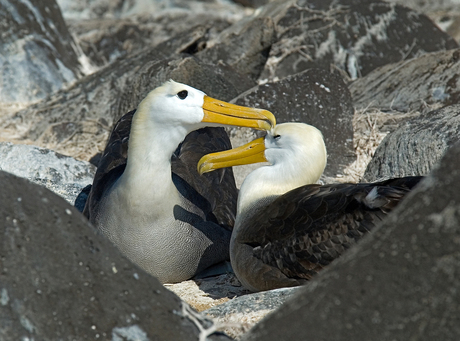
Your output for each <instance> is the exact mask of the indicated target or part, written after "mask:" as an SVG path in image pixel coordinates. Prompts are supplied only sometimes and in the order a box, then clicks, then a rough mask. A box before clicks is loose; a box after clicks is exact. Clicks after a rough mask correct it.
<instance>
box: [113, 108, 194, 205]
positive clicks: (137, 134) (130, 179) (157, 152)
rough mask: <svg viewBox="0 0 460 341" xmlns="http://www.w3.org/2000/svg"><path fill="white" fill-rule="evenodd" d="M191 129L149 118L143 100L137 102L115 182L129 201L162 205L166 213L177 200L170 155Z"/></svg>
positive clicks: (133, 203) (134, 203)
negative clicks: (124, 158)
mask: <svg viewBox="0 0 460 341" xmlns="http://www.w3.org/2000/svg"><path fill="white" fill-rule="evenodd" d="M194 129H195V128H194V127H189V128H186V127H184V126H181V125H172V124H171V126H169V127H164V124H162V125H160V124H155V122H153V121H152V120H151V119H149V116H148V113H147V110H145V109H144V107H143V103H141V104H140V105H139V108H138V109H137V111H136V113H135V114H134V116H133V122H132V125H131V133H130V138H129V146H128V160H127V164H126V169H125V171H124V173H123V175H122V176H121V178H120V179H119V181H118V184H117V186H118V187H119V190H122V191H123V193H124V194H125V195H126V197H127V198H129V199H128V200H129V202H130V204H132V205H135V206H136V207H139V208H140V209H143V207H145V208H147V209H148V210H150V209H149V208H151V207H158V208H160V207H162V208H163V209H164V210H165V213H166V212H168V211H169V212H171V208H172V207H173V206H174V205H175V204H178V203H179V201H180V199H179V194H178V192H177V189H176V188H175V186H174V184H173V182H172V177H171V156H172V154H173V153H174V151H175V150H176V149H177V146H178V145H179V144H180V143H181V142H182V141H183V140H184V138H185V137H186V136H187V134H188V133H189V131H191V130H194ZM152 205H154V206H152ZM157 213H159V212H158V211H157ZM166 214H167V213H166Z"/></svg>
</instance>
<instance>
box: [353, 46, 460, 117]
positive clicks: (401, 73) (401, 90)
mask: <svg viewBox="0 0 460 341" xmlns="http://www.w3.org/2000/svg"><path fill="white" fill-rule="evenodd" d="M459 74H460V50H459V49H453V50H449V51H439V52H432V53H427V54H424V55H422V56H420V57H416V58H413V59H410V60H404V61H400V62H398V63H393V64H387V65H385V66H382V67H380V68H377V69H375V70H373V71H372V72H370V73H369V74H367V75H366V76H364V77H362V78H359V79H357V80H355V81H354V82H353V83H351V84H350V92H351V94H352V97H353V103H354V105H355V108H357V109H363V108H368V107H376V108H379V109H380V110H382V111H399V112H408V111H428V110H429V108H430V107H433V106H434V107H440V106H446V105H450V104H455V103H458V102H459V100H460V77H459Z"/></svg>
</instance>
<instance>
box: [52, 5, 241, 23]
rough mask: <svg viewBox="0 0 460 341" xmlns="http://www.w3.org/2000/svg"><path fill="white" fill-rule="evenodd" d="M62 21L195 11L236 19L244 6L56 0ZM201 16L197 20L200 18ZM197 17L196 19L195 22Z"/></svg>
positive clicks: (194, 13) (197, 13)
mask: <svg viewBox="0 0 460 341" xmlns="http://www.w3.org/2000/svg"><path fill="white" fill-rule="evenodd" d="M57 2H58V4H59V6H60V7H61V9H62V13H63V15H64V18H66V20H88V19H111V18H117V19H120V18H127V17H132V16H138V15H141V16H144V17H153V19H156V18H157V16H163V15H164V14H166V15H169V14H171V15H177V14H183V13H186V12H187V13H186V15H187V16H189V17H190V18H193V17H194V16H195V18H196V16H197V15H199V14H205V15H207V17H208V18H209V17H212V16H215V15H220V16H222V17H234V20H236V18H240V17H241V16H242V15H243V14H244V9H243V8H242V7H241V6H238V5H236V4H234V3H232V2H231V1H219V0H175V1H164V0H151V1H145V0H112V1H107V0H83V1H73V0H57ZM203 18H204V17H201V18H200V19H203ZM199 21H200V20H199V19H198V20H196V21H195V23H197V22H199Z"/></svg>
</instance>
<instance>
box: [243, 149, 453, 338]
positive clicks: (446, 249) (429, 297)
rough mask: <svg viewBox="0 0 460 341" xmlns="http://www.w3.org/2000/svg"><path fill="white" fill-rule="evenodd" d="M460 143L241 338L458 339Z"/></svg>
mask: <svg viewBox="0 0 460 341" xmlns="http://www.w3.org/2000/svg"><path fill="white" fill-rule="evenodd" d="M459 184H460V144H456V145H455V146H453V147H452V148H451V149H449V151H448V152H447V153H446V155H445V157H444V158H443V159H442V160H441V162H440V165H439V167H438V168H437V169H436V170H435V171H434V172H433V174H432V175H431V176H430V177H429V178H427V179H426V180H425V181H424V182H422V183H421V184H420V186H419V187H418V188H417V189H415V190H414V191H413V192H412V193H411V194H409V195H408V197H407V198H406V199H405V200H404V201H403V202H402V203H401V205H400V206H399V207H398V208H396V210H395V211H394V212H393V213H392V214H391V215H390V216H389V217H388V219H387V220H386V221H385V222H383V224H382V225H381V226H380V227H379V228H377V229H376V230H375V231H374V233H371V234H369V235H368V237H367V238H365V239H363V240H362V241H361V243H359V244H357V245H356V247H354V248H352V249H351V250H349V252H348V253H347V254H345V255H344V256H343V257H342V258H341V259H338V260H337V261H336V262H335V263H333V264H331V266H330V267H329V268H328V269H326V270H325V271H323V272H322V273H321V274H319V275H318V276H317V277H316V278H315V279H314V280H312V281H311V282H310V283H309V284H308V285H306V286H305V287H304V288H303V289H302V290H301V291H300V292H299V293H298V294H296V295H295V296H294V297H292V299H290V300H289V301H288V302H287V303H286V304H285V305H283V306H282V307H281V308H280V309H278V310H277V311H276V312H275V313H273V314H272V315H270V316H269V317H267V318H266V319H264V320H263V321H261V322H260V323H259V324H258V325H256V326H255V327H254V328H253V329H252V330H251V331H250V332H248V333H247V334H245V335H244V336H243V337H242V340H268V339H270V340H305V339H312V340H338V341H339V340H362V339H365V340H457V339H458V336H459V335H460V324H458V317H459V316H460V305H459V304H458V303H459V302H460V295H459V291H458V290H457V288H458V287H459V285H460V277H459V276H458V273H459V272H460V251H459V250H460V247H459V244H460V239H459V235H460V228H459V227H460V188H459Z"/></svg>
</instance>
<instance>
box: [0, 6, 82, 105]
mask: <svg viewBox="0 0 460 341" xmlns="http://www.w3.org/2000/svg"><path fill="white" fill-rule="evenodd" d="M0 21H1V22H2V40H1V43H0V102H4V103H12V102H33V101H37V100H39V99H42V98H44V97H46V96H47V95H49V94H50V93H52V92H55V91H57V90H59V89H61V88H63V87H64V86H67V85H69V84H70V83H72V82H73V81H75V80H76V79H77V78H79V77H80V76H82V75H83V72H84V71H88V70H84V69H83V65H82V64H81V63H80V60H79V58H81V59H82V60H83V59H84V56H82V55H81V54H80V53H79V52H78V47H77V46H76V45H75V42H74V40H73V39H72V36H71V35H70V33H69V31H68V29H67V26H66V24H65V22H64V19H63V18H62V15H61V12H60V10H59V7H58V5H57V4H56V1H55V0H44V1H40V2H34V4H33V5H32V4H31V3H30V2H22V1H14V0H6V1H4V2H2V6H1V7H0Z"/></svg>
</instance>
